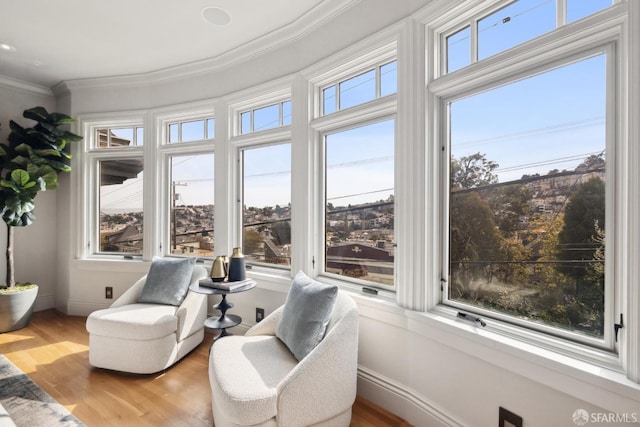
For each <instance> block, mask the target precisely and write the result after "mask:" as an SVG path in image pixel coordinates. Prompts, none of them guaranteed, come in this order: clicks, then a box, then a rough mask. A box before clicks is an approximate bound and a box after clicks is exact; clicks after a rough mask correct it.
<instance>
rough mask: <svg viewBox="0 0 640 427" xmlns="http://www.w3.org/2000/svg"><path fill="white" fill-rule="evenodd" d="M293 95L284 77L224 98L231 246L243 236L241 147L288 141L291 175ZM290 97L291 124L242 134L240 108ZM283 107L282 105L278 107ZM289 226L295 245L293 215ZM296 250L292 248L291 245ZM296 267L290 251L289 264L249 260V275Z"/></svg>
mask: <svg viewBox="0 0 640 427" xmlns="http://www.w3.org/2000/svg"><path fill="white" fill-rule="evenodd" d="M292 98H293V78H292V77H289V76H287V77H284V78H281V79H277V80H275V81H272V82H269V83H267V84H264V85H259V86H255V87H252V88H249V89H246V90H243V91H241V92H238V93H235V94H233V95H232V96H229V97H227V98H225V102H226V103H227V113H228V117H227V123H228V128H227V135H228V138H229V140H228V149H229V154H230V161H231V162H232V164H231V168H230V170H229V172H230V174H229V175H230V176H231V181H232V182H230V185H231V188H232V193H233V197H232V198H229V199H228V200H230V201H232V202H233V203H231V205H232V206H231V220H230V222H229V224H231V227H230V230H231V233H232V235H231V239H232V241H233V242H234V243H233V244H232V245H233V246H242V239H243V222H244V221H243V208H242V206H243V200H242V194H243V191H242V189H243V176H242V171H243V168H242V155H241V154H242V153H241V152H242V150H244V149H250V148H252V147H255V148H257V147H263V146H267V145H278V144H283V143H290V144H291V151H292V165H291V167H292V170H291V173H292V175H291V176H292V178H293V145H294V144H293V141H292V134H293V128H294V126H295V125H296V124H295V119H294V116H295V115H296V106H295V101H294V100H293V99H292ZM285 101H290V102H291V105H292V118H291V125H285V126H278V127H275V128H270V129H266V130H262V131H252V132H247V133H244V134H241V133H240V130H241V128H240V127H241V117H240V115H241V114H242V113H243V112H246V111H250V110H256V109H259V108H262V107H267V106H270V105H274V104H282V102H285ZM279 108H282V107H279ZM294 191H295V186H294V185H293V179H292V180H291V197H292V199H291V203H292V209H291V211H292V216H293V212H294V211H295V209H294V208H293V194H294ZM291 221H292V226H291V232H292V241H291V247H292V248H295V245H296V243H295V241H294V234H295V232H294V229H293V218H292V219H291ZM294 251H295V249H294ZM296 268H297V267H296V266H295V265H294V257H293V254H292V259H291V265H290V266H289V267H282V266H277V265H269V264H267V263H255V264H251V273H250V274H251V275H255V276H256V277H261V278H268V280H274V278H275V279H276V280H279V281H281V282H282V281H286V280H288V279H289V278H290V277H292V276H293V274H292V271H297V270H294V269H296Z"/></svg>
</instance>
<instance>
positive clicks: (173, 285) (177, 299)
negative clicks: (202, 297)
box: [138, 258, 196, 306]
mask: <svg viewBox="0 0 640 427" xmlns="http://www.w3.org/2000/svg"><path fill="white" fill-rule="evenodd" d="M195 263H196V259H195V258H153V260H152V262H151V267H150V268H149V273H148V274H147V280H146V282H145V284H144V286H143V287H142V292H140V296H138V302H142V303H149V304H165V305H176V306H177V305H180V304H182V301H184V298H185V297H186V296H187V292H188V291H189V283H191V275H192V274H193V266H194V265H195Z"/></svg>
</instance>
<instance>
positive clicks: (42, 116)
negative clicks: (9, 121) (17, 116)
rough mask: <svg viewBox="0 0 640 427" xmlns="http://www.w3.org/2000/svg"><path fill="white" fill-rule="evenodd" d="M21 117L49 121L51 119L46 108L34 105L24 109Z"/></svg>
mask: <svg viewBox="0 0 640 427" xmlns="http://www.w3.org/2000/svg"><path fill="white" fill-rule="evenodd" d="M22 117H24V118H26V119H31V120H35V121H36V122H49V121H51V116H50V115H49V113H48V112H47V110H46V109H45V108H43V107H34V108H30V109H28V110H24V112H23V113H22Z"/></svg>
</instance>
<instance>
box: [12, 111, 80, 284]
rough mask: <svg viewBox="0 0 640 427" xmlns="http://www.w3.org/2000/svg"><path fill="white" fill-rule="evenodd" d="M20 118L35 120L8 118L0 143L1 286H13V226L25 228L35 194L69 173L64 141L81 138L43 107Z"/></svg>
mask: <svg viewBox="0 0 640 427" xmlns="http://www.w3.org/2000/svg"><path fill="white" fill-rule="evenodd" d="M22 115H23V117H24V118H26V119H31V120H34V121H35V122H36V125H35V126H33V127H30V128H23V127H22V126H20V125H19V124H18V123H16V122H14V121H13V120H11V121H10V122H9V126H10V127H11V133H10V134H9V138H8V139H9V145H8V146H4V147H3V146H0V214H1V215H2V219H3V220H4V222H5V223H6V224H7V250H6V258H7V278H6V282H5V286H7V287H9V288H14V287H15V279H14V265H13V231H14V227H26V226H28V225H30V224H32V223H33V221H35V215H34V213H33V210H34V209H35V197H36V196H37V195H38V193H39V192H40V191H46V190H51V189H54V188H56V187H57V186H58V174H59V173H61V172H70V171H71V166H69V160H70V159H71V154H69V153H68V152H67V151H66V150H65V149H66V146H67V144H69V143H71V142H77V141H80V140H82V137H81V136H79V135H76V134H74V133H71V132H69V131H66V130H61V129H58V128H59V127H60V126H63V125H67V124H69V123H72V122H73V121H74V120H73V119H72V118H71V117H69V116H67V115H65V114H60V113H49V112H47V110H46V109H44V108H43V107H35V108H31V109H28V110H25V111H24V112H23V114H22Z"/></svg>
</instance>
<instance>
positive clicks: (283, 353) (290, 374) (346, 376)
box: [209, 291, 358, 427]
mask: <svg viewBox="0 0 640 427" xmlns="http://www.w3.org/2000/svg"><path fill="white" fill-rule="evenodd" d="M283 308H284V306H281V307H279V308H278V309H277V310H275V311H274V312H272V313H271V314H270V315H269V316H267V317H265V318H264V319H263V320H262V321H261V322H260V323H258V324H257V325H255V326H254V327H252V328H251V329H249V330H248V331H247V333H246V334H245V335H244V336H228V337H225V338H222V339H219V340H216V342H215V343H214V344H213V346H212V348H211V354H210V357H209V380H210V382H211V392H212V408H213V418H214V422H215V425H216V427H235V426H261V427H266V426H287V427H297V426H300V427H302V426H310V425H313V426H348V425H349V423H350V421H351V406H352V405H353V402H354V400H355V397H356V381H357V368H358V313H357V307H356V304H355V302H354V301H353V300H352V299H351V298H350V297H349V296H348V295H347V294H345V293H343V292H341V291H338V293H337V295H336V300H335V305H334V307H333V311H332V312H331V319H330V321H329V324H328V327H327V332H326V335H325V336H324V339H322V341H320V343H319V344H318V345H317V346H316V347H315V348H314V349H313V350H311V352H310V353H308V354H307V356H306V357H304V358H303V359H302V360H300V361H298V360H297V359H296V358H295V357H294V356H293V354H292V353H291V352H290V351H289V349H288V348H287V346H286V345H285V344H284V343H283V342H282V341H280V339H279V338H278V337H276V328H277V326H278V323H279V322H280V320H281V318H282V313H283Z"/></svg>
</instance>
